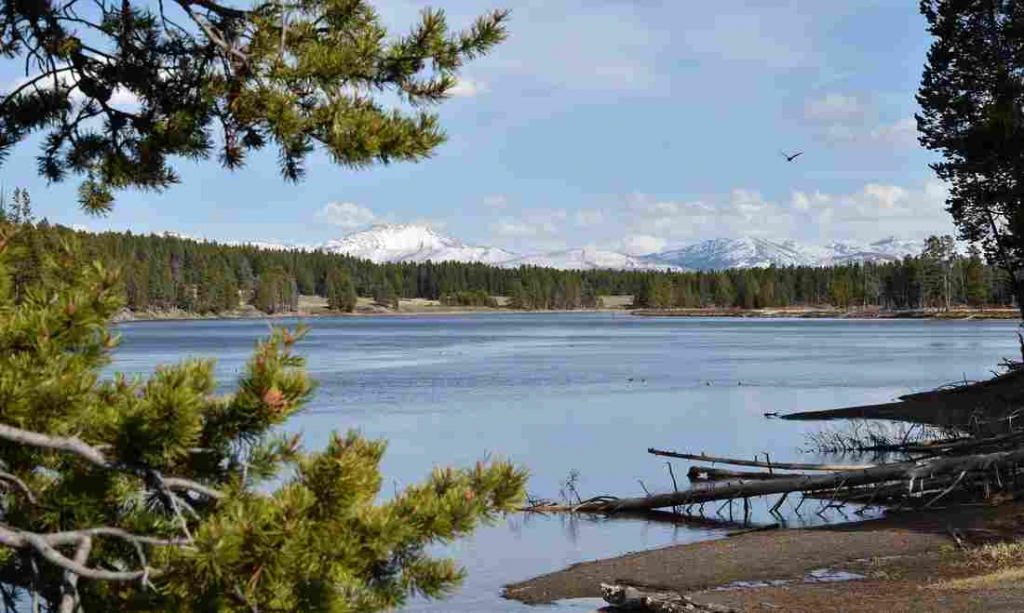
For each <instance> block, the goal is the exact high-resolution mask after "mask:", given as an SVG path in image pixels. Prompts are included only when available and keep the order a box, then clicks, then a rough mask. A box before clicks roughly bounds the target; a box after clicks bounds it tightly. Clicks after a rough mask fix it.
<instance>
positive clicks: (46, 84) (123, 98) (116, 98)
mask: <svg viewBox="0 0 1024 613" xmlns="http://www.w3.org/2000/svg"><path fill="white" fill-rule="evenodd" d="M38 76H39V75H32V76H30V77H23V78H20V79H17V80H16V81H14V82H13V83H11V84H10V85H9V86H8V87H7V91H8V92H13V91H14V90H16V89H18V88H19V87H22V86H23V85H25V84H27V83H29V82H30V81H32V80H33V79H35V78H37V77H38ZM73 83H74V80H73V79H72V76H71V75H69V74H67V73H62V74H59V75H57V84H59V86H60V87H61V89H64V88H68V87H71V86H72V84H73ZM54 86H55V84H54V80H53V79H52V78H49V77H48V78H45V79H42V80H40V81H38V82H36V83H35V84H34V85H32V86H30V87H27V88H25V90H23V93H28V92H31V91H32V90H33V89H39V90H44V91H48V90H53V89H54ZM70 97H71V101H72V102H75V103H80V102H84V101H85V100H86V95H85V94H83V93H82V90H81V89H78V88H77V87H76V88H75V89H73V90H72V91H71V96H70ZM107 104H108V105H110V106H111V107H113V108H116V109H123V110H126V109H130V108H133V107H137V106H138V105H139V97H138V96H136V95H135V94H134V93H132V92H131V91H130V90H127V89H125V88H123V87H118V88H117V89H115V90H114V91H113V92H112V93H111V94H110V99H109V100H107Z"/></svg>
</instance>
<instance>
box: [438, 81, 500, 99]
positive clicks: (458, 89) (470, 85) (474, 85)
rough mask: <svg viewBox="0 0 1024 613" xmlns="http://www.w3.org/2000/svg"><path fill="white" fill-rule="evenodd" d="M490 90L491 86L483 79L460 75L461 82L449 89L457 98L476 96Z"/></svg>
mask: <svg viewBox="0 0 1024 613" xmlns="http://www.w3.org/2000/svg"><path fill="white" fill-rule="evenodd" d="M489 91H490V87H489V86H488V85H487V83H484V82H483V81H478V80H476V79H470V78H467V77H460V78H459V82H458V83H457V84H456V85H455V87H453V88H452V89H450V90H449V91H448V93H449V94H451V95H452V96H453V97H455V98H475V97H477V96H479V95H481V94H486V93H487V92H489Z"/></svg>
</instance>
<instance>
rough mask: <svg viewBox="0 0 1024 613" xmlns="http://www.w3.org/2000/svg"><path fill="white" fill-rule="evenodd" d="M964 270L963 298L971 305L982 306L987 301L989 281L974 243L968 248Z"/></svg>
mask: <svg viewBox="0 0 1024 613" xmlns="http://www.w3.org/2000/svg"><path fill="white" fill-rule="evenodd" d="M965 268H966V270H965V281H964V285H965V286H966V287H965V294H966V296H965V298H966V300H967V304H969V305H971V306H973V307H976V308H977V307H983V306H985V304H986V303H987V302H988V295H989V283H988V280H987V279H986V275H985V265H984V263H983V262H982V260H981V253H980V252H979V251H978V249H977V247H975V246H974V245H972V246H971V248H970V249H969V250H968V259H967V264H966V267H965Z"/></svg>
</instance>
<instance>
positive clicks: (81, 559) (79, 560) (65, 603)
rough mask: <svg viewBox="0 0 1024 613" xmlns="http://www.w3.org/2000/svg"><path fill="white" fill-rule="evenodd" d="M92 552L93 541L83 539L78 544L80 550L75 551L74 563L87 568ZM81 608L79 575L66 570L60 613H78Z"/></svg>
mask: <svg viewBox="0 0 1024 613" xmlns="http://www.w3.org/2000/svg"><path fill="white" fill-rule="evenodd" d="M91 550H92V539H90V538H83V539H82V540H81V542H79V544H78V549H76V550H75V559H74V562H75V563H76V564H81V565H82V566H85V563H86V562H87V561H88V560H89V552H90V551H91ZM79 608H80V607H79V600H78V575H77V574H75V573H73V572H71V571H70V570H66V571H64V595H63V596H62V597H61V599H60V613H76V610H78V609H79Z"/></svg>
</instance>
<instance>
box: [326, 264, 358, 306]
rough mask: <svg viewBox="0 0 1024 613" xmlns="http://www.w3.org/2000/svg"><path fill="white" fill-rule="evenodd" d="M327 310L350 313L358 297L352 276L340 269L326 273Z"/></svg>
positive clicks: (333, 269)
mask: <svg viewBox="0 0 1024 613" xmlns="http://www.w3.org/2000/svg"><path fill="white" fill-rule="evenodd" d="M326 283H327V285H326V287H327V308H329V309H333V310H335V311H344V312H346V313H351V312H352V311H354V310H355V308H356V302H357V301H358V297H357V296H356V286H355V285H354V284H353V283H352V275H350V274H348V272H347V271H346V270H344V269H342V268H332V269H331V270H330V271H328V273H327V282H326Z"/></svg>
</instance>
